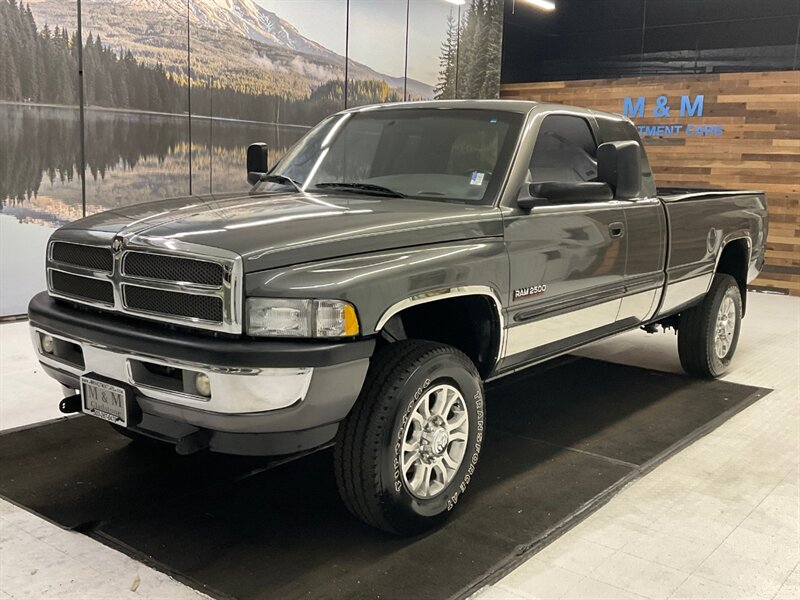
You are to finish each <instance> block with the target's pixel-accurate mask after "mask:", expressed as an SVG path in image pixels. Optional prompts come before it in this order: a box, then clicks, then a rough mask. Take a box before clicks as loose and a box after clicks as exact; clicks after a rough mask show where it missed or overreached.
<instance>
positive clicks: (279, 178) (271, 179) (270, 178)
mask: <svg viewBox="0 0 800 600" xmlns="http://www.w3.org/2000/svg"><path fill="white" fill-rule="evenodd" d="M259 181H266V182H268V183H278V184H282V185H288V186H291V187H293V188H294V189H295V191H296V192H302V191H303V188H302V187H300V186H301V185H302V183H300V182H297V181H295V180H294V179H292V178H291V177H286V175H262V176H261V179H259Z"/></svg>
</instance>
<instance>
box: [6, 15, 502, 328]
mask: <svg viewBox="0 0 800 600" xmlns="http://www.w3.org/2000/svg"><path fill="white" fill-rule="evenodd" d="M349 8H350V23H349V25H350V44H349V46H348V47H347V48H345V29H346V27H347V16H346V15H347V0H81V9H82V16H83V22H82V28H83V39H82V40H79V39H78V36H77V3H76V1H75V0H73V1H64V0H30V4H25V5H20V3H19V2H17V1H14V0H0V64H2V65H3V69H2V70H1V71H0V144H1V145H2V147H3V152H2V153H0V316H3V315H11V314H19V313H23V312H24V310H25V307H26V305H27V301H28V299H29V298H30V297H31V296H32V295H33V294H34V293H36V292H37V291H39V290H40V289H43V287H44V273H43V271H44V269H43V264H44V252H45V246H46V241H47V238H48V237H49V235H50V233H51V232H52V230H53V228H55V227H58V226H60V225H62V224H65V223H68V222H70V221H73V220H75V219H78V218H81V217H82V216H84V215H86V214H92V213H94V212H98V211H101V210H106V209H109V208H114V207H118V206H124V205H130V204H134V203H137V202H143V201H148V200H153V199H160V198H171V197H180V196H186V195H188V194H189V193H190V180H191V193H192V194H194V195H206V194H219V193H227V192H236V191H242V192H245V191H246V190H247V184H246V182H245V178H244V158H245V150H246V147H247V145H248V144H249V143H251V142H254V141H264V142H267V143H268V144H269V146H270V159H271V161H274V160H277V159H278V158H279V157H280V156H282V155H283V153H285V152H286V150H287V149H288V148H289V147H291V145H292V144H294V143H295V142H296V141H297V140H298V139H299V138H300V137H301V136H302V135H303V133H304V132H305V131H307V129H308V128H309V127H310V126H312V125H313V124H315V123H317V122H318V121H319V120H320V119H322V118H323V117H325V116H327V115H329V114H331V113H333V112H336V111H338V110H341V109H342V108H344V107H345V94H346V96H347V98H346V99H347V105H348V106H358V105H363V104H371V103H376V102H391V101H399V100H403V99H404V98H405V99H408V100H421V99H434V98H453V97H496V96H497V94H498V92H499V83H500V51H501V47H500V46H501V36H502V0H468V2H467V4H465V5H463V6H462V7H461V8H460V10H459V9H458V8H456V7H455V6H454V5H453V4H451V3H448V2H445V1H444V0H382V1H381V2H374V1H372V0H350V7H349ZM406 10H408V17H409V24H410V27H409V32H408V36H407V37H408V48H407V53H406V48H405V47H404V46H403V41H404V40H405V39H406V31H405V27H406ZM459 16H460V17H461V20H460V22H459V20H458V17H459ZM396 42H399V44H398V43H396ZM79 51H80V53H81V54H82V58H83V64H84V76H83V89H84V95H85V96H84V134H85V146H84V158H85V165H86V173H85V176H86V193H85V197H84V195H83V194H82V191H81V172H80V164H81V146H80V110H79V87H78V86H79V78H78V59H79ZM406 54H407V56H408V59H407V62H406V58H405V57H406ZM345 55H347V56H348V80H347V82H345V81H344V76H345ZM456 61H458V68H457V69H456ZM406 73H407V77H406V76H405V74H406ZM456 73H458V81H456ZM190 77H191V79H190ZM190 88H191V89H190ZM190 126H191V133H190ZM190 159H191V176H190V166H189V165H190Z"/></svg>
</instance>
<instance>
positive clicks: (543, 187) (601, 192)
mask: <svg viewBox="0 0 800 600" xmlns="http://www.w3.org/2000/svg"><path fill="white" fill-rule="evenodd" d="M613 199H614V193H613V192H612V191H611V188H610V187H609V185H608V184H606V183H602V182H598V181H574V182H573V181H569V182H560V181H544V182H542V183H531V184H529V185H528V195H527V196H522V197H521V198H519V199H517V205H518V206H519V207H520V208H521V209H523V210H530V209H532V208H533V207H535V206H547V205H549V204H578V203H580V202H604V201H607V200H613Z"/></svg>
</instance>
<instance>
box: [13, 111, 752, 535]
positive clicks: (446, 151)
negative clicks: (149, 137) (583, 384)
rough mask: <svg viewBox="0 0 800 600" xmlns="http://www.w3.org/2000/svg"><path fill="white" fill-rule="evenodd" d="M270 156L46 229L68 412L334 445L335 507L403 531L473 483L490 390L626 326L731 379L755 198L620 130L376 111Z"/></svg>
mask: <svg viewBox="0 0 800 600" xmlns="http://www.w3.org/2000/svg"><path fill="white" fill-rule="evenodd" d="M268 150H269V149H268V148H267V147H266V145H265V144H261V143H256V144H252V145H251V146H250V147H249V148H248V153H247V179H248V181H249V182H250V184H251V185H252V189H251V190H250V192H249V193H245V194H236V195H233V194H231V195H224V196H223V195H219V196H209V197H190V198H182V199H172V200H164V201H159V202H149V203H144V204H138V205H134V206H128V207H123V208H117V209H114V210H109V211H107V212H102V213H99V214H94V215H91V216H89V217H86V218H84V219H81V220H79V221H76V222H74V223H71V224H69V225H66V226H64V227H62V228H60V229H58V230H57V231H55V232H54V234H53V235H52V238H51V239H50V241H49V244H48V249H47V258H46V272H47V282H48V290H47V291H46V292H42V293H40V294H38V295H36V296H35V297H34V298H33V299H32V300H31V303H30V306H29V318H30V327H31V333H32V339H33V344H34V347H35V349H36V352H37V356H38V359H39V361H40V362H41V364H42V366H43V368H44V370H45V371H46V372H47V373H48V374H49V375H50V376H52V377H53V378H55V379H56V380H57V381H59V382H60V383H61V384H62V385H63V387H64V393H65V397H64V398H63V399H62V400H61V404H60V407H61V410H62V411H63V412H65V413H73V412H74V413H77V412H83V413H86V414H88V415H93V416H94V417H98V418H100V419H104V420H106V421H108V422H109V423H111V425H112V426H113V427H114V428H116V429H117V430H118V431H119V432H121V433H123V434H125V435H127V436H129V437H133V438H134V439H136V438H142V439H145V440H146V439H147V438H155V439H157V440H161V441H162V442H168V443H171V444H173V445H174V446H175V449H176V450H177V451H178V452H179V453H181V454H188V453H192V452H195V451H198V450H210V451H214V452H223V453H231V454H240V455H263V456H266V455H293V454H296V453H303V452H308V451H311V450H314V449H318V448H322V447H328V446H330V445H333V456H334V465H333V466H334V468H335V472H336V480H337V485H338V488H339V491H340V493H341V496H342V498H343V501H344V503H345V504H346V505H347V507H348V508H349V509H350V511H351V512H352V513H353V514H354V515H356V516H357V517H359V518H360V519H362V520H363V521H365V522H366V523H368V524H370V525H373V526H375V527H378V528H381V529H384V530H387V531H390V532H396V533H401V534H405V533H411V532H418V531H422V530H424V529H426V528H429V527H432V526H434V525H436V524H437V523H439V522H440V521H441V520H443V519H444V518H445V517H446V515H447V514H448V513H449V512H450V511H451V509H452V508H453V507H455V506H456V504H457V502H458V500H459V499H460V498H461V497H462V495H463V494H464V493H465V491H466V489H467V487H468V484H469V483H470V481H471V479H473V478H474V477H475V469H476V465H477V463H478V457H479V456H480V453H481V449H482V446H483V445H484V435H485V431H486V412H487V406H486V398H485V394H484V382H487V381H489V380H492V379H495V378H498V377H502V376H504V375H507V374H510V373H513V372H515V371H518V370H520V369H522V368H525V367H528V366H530V365H534V364H536V363H540V362H542V361H545V360H548V359H550V358H553V357H556V356H558V355H562V354H565V353H568V352H570V351H573V350H575V349H576V348H579V347H581V346H583V345H585V344H588V343H590V342H594V341H596V340H600V339H602V338H605V337H608V336H611V335H614V334H617V333H620V332H623V331H626V330H631V329H635V328H644V329H645V330H647V331H651V332H652V331H654V330H656V329H658V328H659V327H664V328H673V329H675V330H677V336H678V353H679V355H680V361H681V364H682V365H683V367H684V369H685V370H686V371H687V372H688V373H689V374H692V375H695V376H699V377H716V376H719V375H721V374H722V373H723V372H725V370H726V369H728V368H729V366H730V363H731V358H732V357H733V354H734V352H735V350H736V344H737V340H738V338H739V331H740V327H741V321H742V317H743V316H744V313H745V301H746V295H745V291H746V286H747V284H748V282H750V281H751V280H752V279H753V278H754V277H756V275H757V274H758V273H759V271H760V269H761V268H762V265H763V263H764V247H765V240H766V236H767V208H766V201H765V198H764V194H763V193H760V192H757V191H708V190H677V189H671V190H657V189H656V186H655V183H654V180H653V175H652V172H651V169H650V166H649V163H648V159H647V155H646V153H645V150H644V148H643V146H642V142H641V139H640V138H639V135H638V133H637V130H636V127H635V126H634V125H633V123H632V122H631V121H629V120H628V119H626V118H624V117H622V116H619V115H613V114H606V113H601V112H597V111H593V110H586V109H581V108H575V107H568V106H560V105H555V104H542V103H535V102H521V101H500V100H497V101H494V100H491V101H438V102H416V103H402V104H387V105H380V106H369V107H361V108H355V109H351V110H346V111H344V112H340V113H338V114H335V115H333V116H331V117H329V118H326V119H325V120H323V121H322V122H321V123H320V124H319V125H317V126H316V127H315V128H313V129H311V130H310V131H309V132H308V133H307V135H305V136H304V137H303V138H302V139H301V140H300V141H299V142H298V143H297V144H296V145H295V146H294V147H292V148H291V149H289V150H288V151H287V152H286V153H285V155H284V156H283V157H282V158H281V159H280V160H279V161H278V162H277V164H275V165H273V166H271V167H270V166H269V165H268ZM532 401H535V400H532Z"/></svg>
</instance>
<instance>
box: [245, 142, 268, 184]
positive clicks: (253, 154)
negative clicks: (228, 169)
mask: <svg viewBox="0 0 800 600" xmlns="http://www.w3.org/2000/svg"><path fill="white" fill-rule="evenodd" d="M268 171H269V148H268V146H267V145H266V144H265V143H264V142H257V143H255V144H250V145H249V146H248V147H247V183H249V184H250V185H255V184H257V183H258V182H259V181H261V178H262V177H263V176H264V175H266V174H267V172H268Z"/></svg>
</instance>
